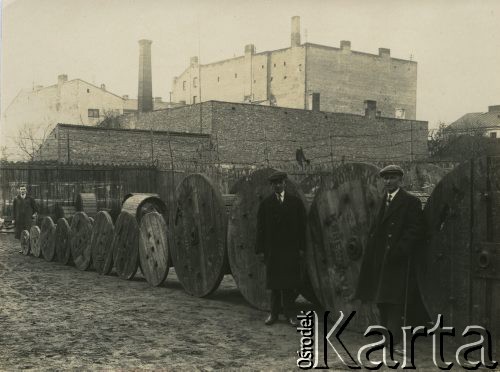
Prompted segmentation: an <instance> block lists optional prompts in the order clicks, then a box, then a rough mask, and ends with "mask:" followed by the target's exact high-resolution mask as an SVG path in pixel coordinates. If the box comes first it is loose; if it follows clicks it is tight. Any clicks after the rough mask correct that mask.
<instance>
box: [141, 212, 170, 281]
mask: <svg viewBox="0 0 500 372" xmlns="http://www.w3.org/2000/svg"><path fill="white" fill-rule="evenodd" d="M168 256H169V252H168V239H167V224H166V223H165V219H164V218H163V216H162V215H161V214H159V213H157V212H151V213H148V214H147V215H145V216H143V218H142V220H141V224H140V236H139V258H140V268H141V271H142V273H143V275H144V277H145V278H146V280H147V281H148V283H149V284H151V285H153V286H159V285H160V284H162V283H163V281H164V280H165V279H166V277H167V274H168V268H169V265H168Z"/></svg>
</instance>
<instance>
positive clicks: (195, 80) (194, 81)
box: [193, 77, 198, 88]
mask: <svg viewBox="0 0 500 372" xmlns="http://www.w3.org/2000/svg"><path fill="white" fill-rule="evenodd" d="M197 86H198V78H197V77H195V78H194V79H193V88H196V87H197Z"/></svg>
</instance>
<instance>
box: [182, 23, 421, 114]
mask: <svg viewBox="0 0 500 372" xmlns="http://www.w3.org/2000/svg"><path fill="white" fill-rule="evenodd" d="M416 93H417V63H416V62H415V61H411V60H403V59H398V58H392V57H391V54H390V49H387V48H379V54H378V55H374V54H369V53H363V52H358V51H354V50H351V43H350V41H341V45H340V48H335V47H330V46H324V45H318V44H312V43H304V44H301V42H300V19H299V17H293V18H292V32H291V46H290V47H289V48H284V49H279V50H274V51H266V52H261V53H257V52H256V48H255V46H254V45H253V44H250V45H247V46H245V53H244V55H243V56H240V57H236V58H231V59H227V60H223V61H219V62H214V63H208V64H200V63H199V60H198V57H192V58H191V63H190V65H189V66H188V67H187V68H186V70H185V71H184V72H183V73H182V74H181V75H179V76H178V77H175V78H174V80H173V84H172V100H173V101H174V102H180V103H186V104H194V103H198V102H204V101H210V100H218V101H228V102H241V103H255V104H263V105H270V106H281V107H288V108H299V109H306V110H311V109H320V110H322V111H329V112H343V113H352V114H360V115H362V114H364V107H363V102H364V101H366V100H373V101H377V103H378V110H379V111H380V112H379V115H380V116H384V117H392V118H402V119H404V118H406V119H415V118H416Z"/></svg>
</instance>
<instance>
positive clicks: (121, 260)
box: [112, 210, 139, 280]
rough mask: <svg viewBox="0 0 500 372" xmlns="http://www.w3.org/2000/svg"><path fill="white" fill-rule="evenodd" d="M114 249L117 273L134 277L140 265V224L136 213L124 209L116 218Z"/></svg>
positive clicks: (126, 276)
mask: <svg viewBox="0 0 500 372" xmlns="http://www.w3.org/2000/svg"><path fill="white" fill-rule="evenodd" d="M112 249H113V261H114V265H115V270H116V273H117V274H118V275H119V276H120V277H121V278H123V279H128V280H130V279H132V278H133V277H134V275H135V273H136V272H137V268H138V267H139V226H138V225H137V220H136V217H135V215H132V214H130V213H129V212H127V211H123V210H122V212H121V213H120V215H119V216H118V219H117V220H116V225H115V232H114V236H113V243H112Z"/></svg>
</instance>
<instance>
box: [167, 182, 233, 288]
mask: <svg viewBox="0 0 500 372" xmlns="http://www.w3.org/2000/svg"><path fill="white" fill-rule="evenodd" d="M175 200H176V207H175V208H176V210H175V217H174V222H173V232H174V239H173V240H174V244H173V245H172V247H171V254H172V261H173V262H174V266H175V272H176V274H177V277H178V278H179V281H180V282H181V283H182V285H183V287H184V289H185V290H186V292H188V293H189V294H191V295H193V296H197V297H204V296H207V295H209V294H210V293H212V292H213V291H215V290H216V289H217V288H218V287H219V284H220V282H221V280H222V278H223V277H224V274H225V273H226V272H227V253H226V252H227V250H226V221H227V214H226V207H225V205H224V201H223V199H222V195H221V194H220V192H219V191H218V189H217V187H216V186H215V185H214V184H213V183H212V182H211V181H210V180H209V179H208V178H207V177H205V176H204V175H201V174H191V175H189V176H187V177H185V178H184V179H183V180H182V182H181V183H180V184H179V185H178V186H177V190H176V194H175Z"/></svg>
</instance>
